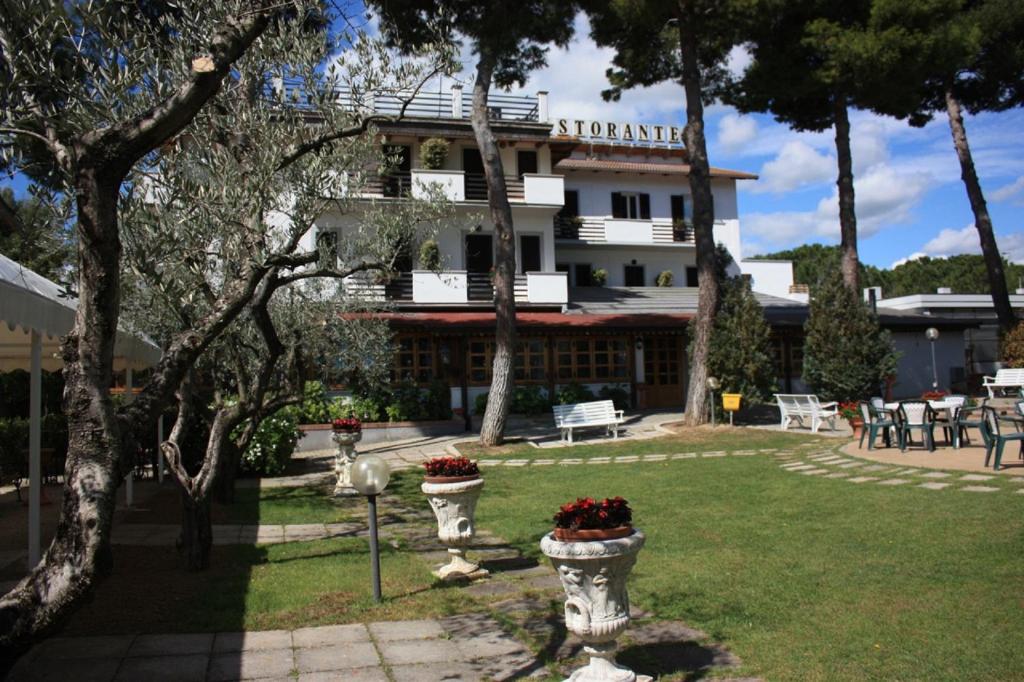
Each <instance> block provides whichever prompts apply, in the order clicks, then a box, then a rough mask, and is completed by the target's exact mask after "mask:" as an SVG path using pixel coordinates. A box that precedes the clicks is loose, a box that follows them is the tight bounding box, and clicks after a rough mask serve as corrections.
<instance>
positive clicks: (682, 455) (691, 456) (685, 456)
mask: <svg viewBox="0 0 1024 682" xmlns="http://www.w3.org/2000/svg"><path fill="white" fill-rule="evenodd" d="M696 456H697V453H696V452H677V453H676V454H674V455H672V459H694V458H695V457H696Z"/></svg>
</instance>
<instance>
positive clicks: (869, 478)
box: [846, 476, 878, 483]
mask: <svg viewBox="0 0 1024 682" xmlns="http://www.w3.org/2000/svg"><path fill="white" fill-rule="evenodd" d="M846 480H847V481H850V482H851V483H868V482H869V481H877V480H878V478H877V477H875V476H854V477H853V478H848V479H846Z"/></svg>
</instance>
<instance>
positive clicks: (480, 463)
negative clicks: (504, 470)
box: [477, 459, 502, 467]
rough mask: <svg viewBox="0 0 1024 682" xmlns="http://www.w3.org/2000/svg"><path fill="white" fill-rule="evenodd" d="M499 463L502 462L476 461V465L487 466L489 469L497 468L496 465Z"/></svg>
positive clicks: (491, 460)
mask: <svg viewBox="0 0 1024 682" xmlns="http://www.w3.org/2000/svg"><path fill="white" fill-rule="evenodd" d="M501 462H502V460H500V459H481V460H479V461H477V464H479V465H481V466H488V467H489V466H497V465H499V464H501Z"/></svg>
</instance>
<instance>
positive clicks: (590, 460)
mask: <svg viewBox="0 0 1024 682" xmlns="http://www.w3.org/2000/svg"><path fill="white" fill-rule="evenodd" d="M611 461H612V458H611V457H590V458H588V459H587V464H608V463H609V462H611Z"/></svg>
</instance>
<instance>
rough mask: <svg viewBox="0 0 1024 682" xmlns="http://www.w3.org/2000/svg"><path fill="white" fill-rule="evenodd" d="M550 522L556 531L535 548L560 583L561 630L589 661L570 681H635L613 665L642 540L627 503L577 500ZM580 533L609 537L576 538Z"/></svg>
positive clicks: (628, 671)
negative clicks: (575, 641)
mask: <svg viewBox="0 0 1024 682" xmlns="http://www.w3.org/2000/svg"><path fill="white" fill-rule="evenodd" d="M554 518H555V529H554V530H553V531H552V532H550V533H548V534H547V535H545V536H544V537H543V538H542V539H541V541H540V548H541V551H542V552H543V553H544V554H545V555H546V556H547V557H548V558H549V559H551V564H552V565H553V566H554V568H555V571H556V572H557V573H558V577H559V579H560V580H561V581H562V589H563V590H564V591H565V626H566V628H567V629H568V630H569V631H570V632H572V633H573V634H575V635H576V636H577V637H579V638H580V639H582V640H583V650H584V652H586V653H587V654H588V655H589V656H590V662H589V663H588V664H587V665H586V666H585V667H584V668H582V669H580V670H577V671H575V672H574V673H573V675H572V676H571V679H574V680H634V679H637V677H636V675H635V674H633V673H632V672H631V671H630V670H628V669H626V668H624V667H622V666H620V665H618V664H617V663H616V662H615V640H616V638H617V637H618V636H619V635H620V634H622V632H623V631H624V630H625V629H626V627H627V626H628V625H629V595H628V594H627V591H626V578H627V577H628V576H629V572H630V571H631V570H632V569H633V565H634V564H635V563H636V557H637V554H638V553H639V551H640V549H641V548H642V547H643V546H644V541H645V540H646V537H645V536H644V534H643V533H642V532H640V531H639V530H634V529H633V528H632V513H631V512H630V509H629V504H628V503H627V502H626V500H624V499H622V498H621V497H614V498H611V499H607V498H606V499H604V500H601V501H600V502H597V501H595V500H594V499H593V498H589V497H587V498H581V499H577V500H576V501H575V502H569V503H567V504H564V505H562V506H561V508H559V510H558V513H557V514H555V517H554ZM582 533H590V534H597V533H605V534H609V535H614V536H613V537H607V538H606V539H601V538H596V537H590V536H585V537H582V536H580V535H578V534H582ZM573 534H577V535H573Z"/></svg>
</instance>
